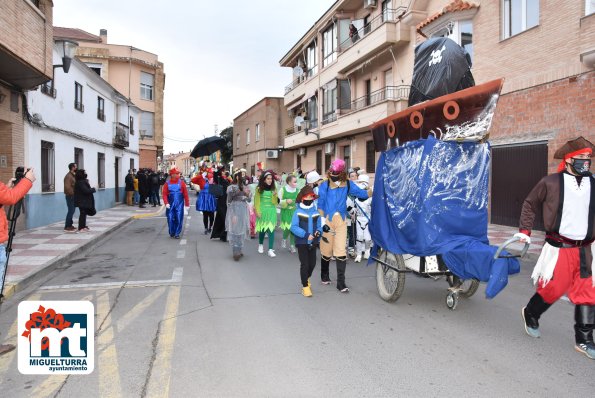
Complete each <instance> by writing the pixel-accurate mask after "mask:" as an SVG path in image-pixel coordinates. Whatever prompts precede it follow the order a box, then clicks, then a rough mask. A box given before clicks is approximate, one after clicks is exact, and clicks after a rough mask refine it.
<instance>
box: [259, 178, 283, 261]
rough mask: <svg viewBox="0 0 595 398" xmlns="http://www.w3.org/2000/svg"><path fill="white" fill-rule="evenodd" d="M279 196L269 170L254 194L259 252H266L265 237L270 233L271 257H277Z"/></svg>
mask: <svg viewBox="0 0 595 398" xmlns="http://www.w3.org/2000/svg"><path fill="white" fill-rule="evenodd" d="M278 204H279V197H278V195H277V190H276V188H275V180H274V178H273V172H272V171H270V170H267V171H265V172H263V173H262V175H261V177H260V180H259V181H258V187H257V188H256V195H255V196H254V211H255V212H256V232H258V252H259V253H264V248H263V243H264V237H265V235H266V234H267V233H268V235H269V251H268V253H267V254H268V255H269V257H276V254H275V251H274V250H273V247H274V245H275V227H276V226H277V205H278Z"/></svg>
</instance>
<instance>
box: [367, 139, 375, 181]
mask: <svg viewBox="0 0 595 398" xmlns="http://www.w3.org/2000/svg"><path fill="white" fill-rule="evenodd" d="M366 172H368V173H375V172H376V152H375V151H374V141H366Z"/></svg>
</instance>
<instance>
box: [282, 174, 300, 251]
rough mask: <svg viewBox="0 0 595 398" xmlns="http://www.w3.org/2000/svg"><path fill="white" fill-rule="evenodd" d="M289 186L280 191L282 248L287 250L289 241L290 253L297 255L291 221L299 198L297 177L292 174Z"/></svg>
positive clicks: (288, 180) (288, 181)
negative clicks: (296, 200)
mask: <svg viewBox="0 0 595 398" xmlns="http://www.w3.org/2000/svg"><path fill="white" fill-rule="evenodd" d="M285 182H286V183H287V185H285V186H283V188H281V189H280V190H279V203H280V204H281V230H282V231H283V240H282V241H281V247H282V248H283V249H285V248H287V244H288V242H287V240H289V251H290V252H291V253H295V251H296V249H295V236H294V235H293V234H292V233H291V231H290V229H291V220H292V219H293V213H294V212H295V209H296V204H295V199H296V198H297V196H298V193H299V191H298V189H297V177H296V176H294V175H293V174H290V175H288V176H287V178H286V179H285Z"/></svg>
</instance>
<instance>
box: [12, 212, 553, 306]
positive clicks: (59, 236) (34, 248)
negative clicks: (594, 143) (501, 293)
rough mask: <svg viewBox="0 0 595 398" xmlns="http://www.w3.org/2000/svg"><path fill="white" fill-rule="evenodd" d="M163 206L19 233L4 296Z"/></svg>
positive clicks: (537, 243)
mask: <svg viewBox="0 0 595 398" xmlns="http://www.w3.org/2000/svg"><path fill="white" fill-rule="evenodd" d="M164 209H165V206H162V207H150V206H149V207H147V208H145V209H139V208H138V207H136V206H134V207H129V206H126V205H118V206H116V207H113V208H111V209H107V210H102V211H99V212H97V215H95V216H93V217H89V218H88V219H87V220H88V223H89V227H90V229H91V231H90V232H87V233H66V232H64V222H62V221H61V222H58V223H54V224H50V225H46V226H44V227H39V228H34V229H30V230H25V231H19V232H17V234H16V236H15V238H14V241H13V244H12V249H13V250H12V253H11V254H10V260H9V262H8V270H7V274H6V283H5V286H4V296H5V297H6V298H8V297H10V296H12V295H13V294H14V293H16V292H18V291H21V290H23V289H24V288H25V287H27V285H28V284H29V283H30V282H31V281H33V280H34V279H36V278H39V277H42V276H44V275H47V274H49V273H50V272H51V271H53V270H54V269H56V268H57V267H59V266H60V265H62V264H64V263H65V262H67V261H68V260H70V259H71V258H73V257H74V256H76V255H78V254H79V253H81V252H82V251H84V250H85V249H87V248H88V247H90V246H91V245H92V244H94V243H95V242H97V241H99V240H100V239H101V238H104V237H106V236H108V235H109V234H111V233H112V232H114V231H116V230H117V229H119V228H120V227H122V226H124V225H126V224H127V223H129V222H130V221H132V220H133V219H134V218H143V217H150V216H153V215H160V214H161V213H163V212H164ZM75 221H76V220H75ZM516 232H518V229H517V228H514V227H505V226H501V225H493V224H490V225H488V238H489V240H490V244H491V245H494V246H498V245H500V244H501V243H503V242H505V241H506V240H508V239H509V238H511V237H512V235H514V234H515V233H516ZM543 243H544V233H543V232H540V231H534V232H533V234H532V236H531V246H530V248H529V251H528V252H527V256H526V257H525V258H528V259H529V260H533V261H536V260H537V258H538V257H539V253H540V252H541V247H542V246H543ZM523 246H524V245H522V244H520V243H514V244H512V245H511V246H509V249H510V251H511V252H513V253H514V252H517V251H518V252H520V251H521V250H522V248H523Z"/></svg>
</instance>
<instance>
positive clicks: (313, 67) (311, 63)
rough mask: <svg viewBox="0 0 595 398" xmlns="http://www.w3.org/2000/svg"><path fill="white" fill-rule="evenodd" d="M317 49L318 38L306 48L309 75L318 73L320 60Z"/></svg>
mask: <svg viewBox="0 0 595 398" xmlns="http://www.w3.org/2000/svg"><path fill="white" fill-rule="evenodd" d="M316 50H317V49H316V40H314V41H313V42H312V44H310V46H308V49H307V50H306V67H307V68H308V71H307V76H308V77H312V76H314V75H315V74H317V73H318V60H317V56H316Z"/></svg>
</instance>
